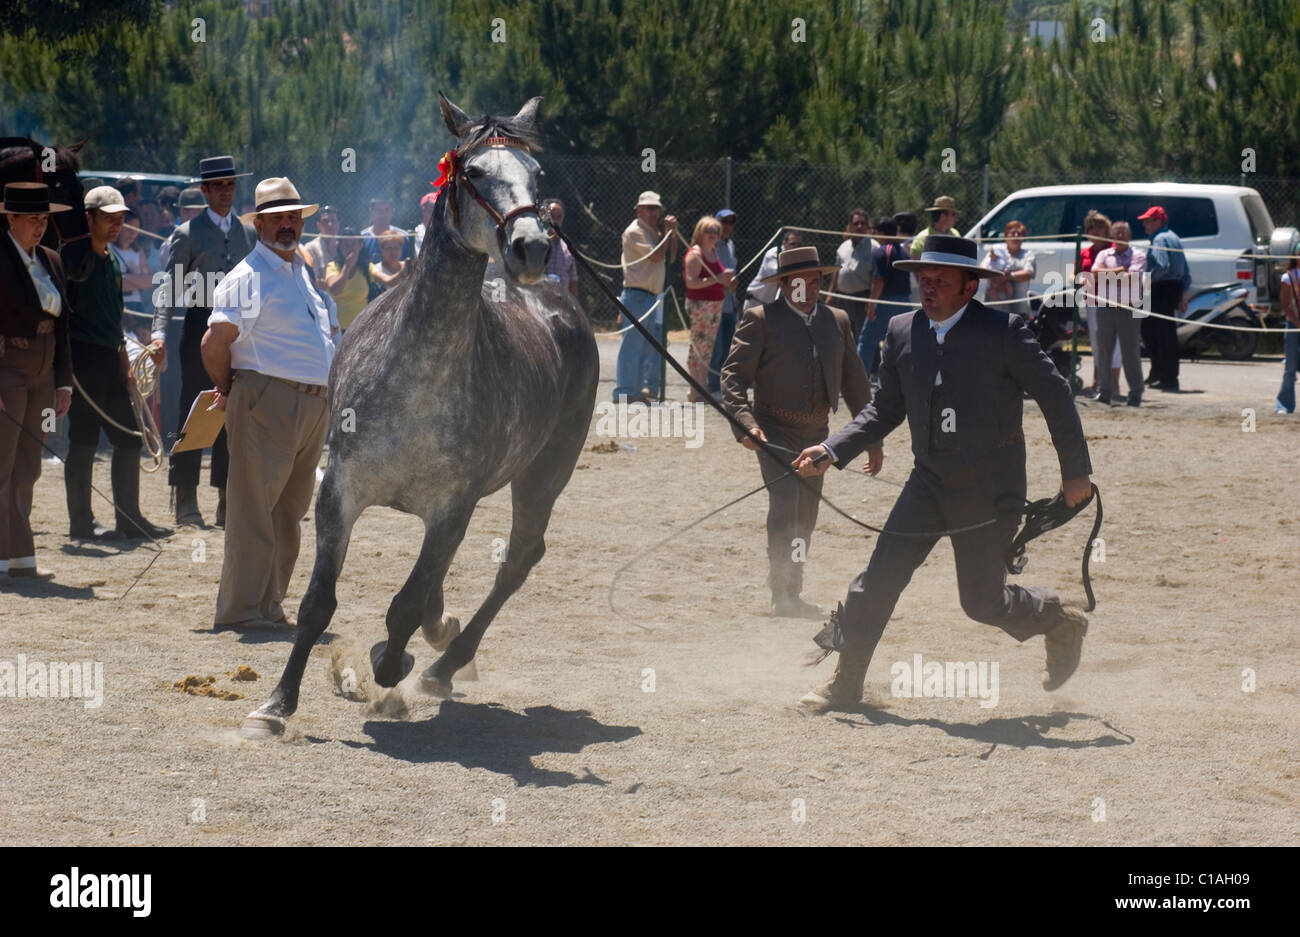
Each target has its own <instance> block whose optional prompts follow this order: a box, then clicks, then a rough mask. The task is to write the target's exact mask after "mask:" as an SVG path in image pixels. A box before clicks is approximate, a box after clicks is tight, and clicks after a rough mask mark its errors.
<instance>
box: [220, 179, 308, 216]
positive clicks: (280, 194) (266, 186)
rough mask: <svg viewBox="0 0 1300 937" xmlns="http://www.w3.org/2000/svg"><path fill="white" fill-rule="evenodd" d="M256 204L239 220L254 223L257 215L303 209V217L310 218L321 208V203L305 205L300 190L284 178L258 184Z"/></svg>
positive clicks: (266, 180) (255, 196) (264, 180)
mask: <svg viewBox="0 0 1300 937" xmlns="http://www.w3.org/2000/svg"><path fill="white" fill-rule="evenodd" d="M254 204H255V205H256V206H257V207H256V208H254V209H253V210H252V211H250V212H246V213H244V214H243V215H241V216H240V218H239V220H240V221H243V222H247V223H248V224H252V223H253V218H254V216H256V215H265V214H267V213H268V212H282V211H293V210H295V209H302V216H303V217H304V218H310V217H311V216H312V215H314V214H316V210H317V209H318V208H320V203H319V202H317V203H315V204H311V205H308V204H305V203H304V202H303V200H302V199H301V198H300V197H299V196H298V190H297V189H295V188H294V186H293V183H292V182H290V181H289V180H288V179H287V178H285V177H284V176H272V177H271V178H270V179H263V180H262V181H261V182H259V183H258V184H257V191H256V192H255V194H254Z"/></svg>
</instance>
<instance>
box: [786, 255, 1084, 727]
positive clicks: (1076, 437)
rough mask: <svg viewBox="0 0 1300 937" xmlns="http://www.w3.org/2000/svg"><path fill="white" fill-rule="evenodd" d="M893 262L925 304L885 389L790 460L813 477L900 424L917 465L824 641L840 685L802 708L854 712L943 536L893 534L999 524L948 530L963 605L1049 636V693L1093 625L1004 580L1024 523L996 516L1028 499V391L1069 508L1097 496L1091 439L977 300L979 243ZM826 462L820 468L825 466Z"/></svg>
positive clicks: (998, 316)
mask: <svg viewBox="0 0 1300 937" xmlns="http://www.w3.org/2000/svg"><path fill="white" fill-rule="evenodd" d="M897 266H899V267H900V268H903V269H907V270H909V271H912V272H915V273H916V275H917V280H918V282H919V284H920V288H921V309H920V310H917V311H914V312H907V313H904V314H902V315H898V316H895V317H894V318H893V319H892V320H891V321H890V323H889V329H888V332H887V333H886V336H885V346H884V351H883V353H882V355H881V366H880V390H879V392H878V393H877V394H876V398H875V400H873V401H872V403H871V405H870V406H868V407H866V409H864V410H863V411H862V412H860V413H859V414H858V415H857V416H856V417H855V418H854V419H853V422H851V423H850V424H849V425H848V426H846V427H845V428H844V429H842V430H841V431H840V432H838V433H836V434H835V435H834V436H832V437H830V438H829V439H827V440H826V441H825V442H824V443H822V444H820V445H814V446H810V447H808V448H807V449H805V450H804V451H803V452H802V453H801V454H800V455H799V458H798V459H797V460H796V463H795V467H796V469H797V470H798V471H799V474H800V475H804V476H807V477H814V476H817V475H820V474H822V473H823V472H825V471H826V469H827V467H828V466H829V465H830V464H831V463H832V462H833V463H834V464H835V466H836V468H841V469H842V468H844V466H846V465H847V464H848V463H849V462H850V461H852V459H853V458H854V457H855V456H856V455H857V454H858V453H860V452H862V451H863V450H864V449H867V450H868V451H869V449H870V447H871V446H876V445H879V444H880V440H882V439H883V438H884V437H885V436H886V435H888V434H889V432H890V431H891V430H893V429H894V428H895V427H897V426H898V425H899V424H900V423H901V422H903V420H904V418H906V419H907V421H908V426H909V428H910V429H911V433H912V453H913V455H914V456H915V464H914V466H913V469H912V473H911V475H910V476H909V477H908V480H907V484H906V485H904V486H903V493H902V494H901V495H899V497H898V501H897V502H895V504H894V509H893V511H892V512H890V515H889V519H888V520H887V521H886V522H885V530H886V533H885V534H883V535H882V536H881V537H880V539H879V540H878V541H877V542H876V548H875V550H874V551H873V552H872V554H871V562H870V564H869V565H868V566H867V568H866V569H865V570H864V571H863V572H862V573H860V574H859V575H858V576H857V578H856V579H854V580H853V582H852V583H850V585H849V591H848V597H847V598H846V599H845V600H844V603H843V604H842V605H841V606H840V608H839V609H837V610H836V612H835V613H833V614H832V615H831V620H830V623H829V624H828V625H827V626H826V627H825V628H824V629H823V630H822V632H821V633H820V634H818V635H817V638H816V641H817V644H818V645H819V646H820V647H821V648H822V649H823V650H824V651H826V652H827V653H829V652H830V651H839V661H838V665H837V667H836V669H835V676H834V677H833V678H832V679H831V680H830V681H829V682H827V683H826V684H825V685H823V686H821V687H818V688H817V689H816V690H813V691H812V692H811V693H809V694H808V695H807V696H805V697H804V698H803V700H802V701H801V702H802V703H803V705H804V706H805V707H807V708H809V709H811V710H813V711H825V710H827V709H832V708H836V707H844V706H856V705H858V704H859V703H860V701H861V699H862V687H863V683H864V681H865V679H866V673H867V665H868V663H870V661H871V655H872V652H873V651H874V650H875V647H876V644H877V642H879V640H880V637H881V634H882V633H883V632H884V630H885V625H886V623H887V622H888V621H889V616H890V615H891V614H892V613H893V611H894V605H895V603H896V602H897V601H898V597H899V595H900V594H901V593H902V591H903V588H904V587H905V586H906V585H907V583H908V581H909V580H910V579H911V577H912V573H913V572H914V571H915V570H916V568H917V567H918V566H920V565H921V563H922V561H924V560H925V558H926V556H927V555H929V553H930V550H931V549H932V548H933V547H934V545H935V544H936V543H937V542H938V540H939V535H938V534H935V535H934V536H920V537H913V536H893V537H891V536H889V534H888V531H891V530H893V531H899V532H900V533H902V532H908V533H925V532H927V531H941V530H944V529H949V528H958V527H968V526H971V525H980V524H983V523H984V522H985V521H988V520H990V519H992V518H995V517H996V518H998V519H997V520H996V522H994V523H992V524H987V525H985V526H979V527H977V529H974V530H967V531H964V532H962V533H955V534H952V535H951V536H952V547H953V554H954V558H955V560H956V565H957V587H958V592H959V595H960V597H961V606H962V610H963V611H964V612H965V613H966V614H967V615H969V616H970V617H971V618H973V619H975V620H976V621H979V622H983V623H984V624H989V625H996V626H997V627H999V628H1001V629H1002V630H1004V631H1006V632H1007V633H1008V634H1010V635H1011V636H1012V637H1014V638H1015V639H1016V640H1017V641H1025V640H1027V639H1028V638H1030V637H1032V636H1034V635H1038V634H1042V635H1046V641H1047V678H1046V679H1045V680H1044V681H1043V686H1044V688H1045V689H1048V690H1054V689H1056V688H1057V687H1059V686H1060V685H1061V684H1062V683H1064V682H1065V681H1066V680H1067V679H1069V677H1070V675H1071V674H1073V673H1074V671H1075V669H1076V668H1077V667H1078V664H1079V655H1080V651H1081V649H1082V646H1083V636H1084V634H1085V633H1086V632H1087V629H1088V620H1087V618H1085V617H1084V615H1083V613H1082V612H1080V611H1079V610H1077V609H1073V608H1066V607H1065V606H1063V605H1062V604H1061V602H1060V599H1059V598H1058V597H1057V595H1056V593H1054V592H1052V591H1050V590H1048V589H1043V588H1039V587H1030V588H1023V587H1020V586H1009V585H1007V584H1006V568H1005V566H1004V562H1005V557H1006V553H1007V550H1008V548H1009V547H1010V545H1011V541H1012V539H1013V538H1014V536H1015V533H1016V530H1017V529H1018V527H1019V517H1018V515H1016V514H1008V513H1002V514H999V507H1000V506H1001V507H1003V508H1005V507H1006V502H1005V501H1003V499H1010V500H1011V501H1013V503H1014V504H1015V505H1020V504H1023V503H1024V502H1023V500H1020V499H1023V498H1024V496H1025V490H1026V488H1025V437H1024V432H1023V430H1022V428H1021V427H1022V415H1023V413H1022V411H1023V394H1024V393H1025V392H1027V393H1028V394H1029V396H1031V397H1032V398H1033V399H1034V400H1035V401H1036V402H1037V404H1038V406H1039V407H1040V408H1041V409H1042V411H1043V415H1044V417H1045V418H1046V419H1047V425H1048V428H1049V429H1050V431H1051V434H1052V443H1053V445H1054V446H1055V447H1056V453H1057V459H1058V461H1059V462H1060V467H1061V477H1062V479H1063V482H1062V485H1061V487H1062V490H1063V491H1064V493H1065V500H1066V503H1067V504H1068V505H1070V506H1074V505H1077V504H1079V503H1081V502H1083V501H1085V500H1087V498H1088V497H1089V495H1090V494H1091V482H1090V480H1089V477H1088V476H1089V473H1091V471H1092V464H1091V462H1090V461H1089V459H1088V444H1087V443H1086V442H1085V441H1084V435H1083V426H1082V424H1081V423H1080V421H1079V415H1078V412H1077V411H1076V410H1075V407H1074V400H1073V397H1072V395H1071V393H1070V387H1069V385H1068V384H1067V383H1066V381H1065V378H1063V377H1061V375H1060V373H1059V372H1058V371H1057V370H1056V368H1055V367H1054V366H1053V365H1052V362H1051V359H1049V358H1048V357H1047V355H1046V354H1045V353H1044V352H1043V350H1042V348H1041V347H1040V346H1039V344H1038V342H1037V341H1036V340H1035V339H1034V337H1033V335H1031V334H1030V332H1029V330H1028V329H1027V328H1026V327H1025V324H1024V322H1023V320H1021V319H1020V317H1019V316H1014V315H1008V314H1007V313H1005V312H998V311H994V310H992V309H989V308H987V307H986V306H983V305H982V304H980V303H979V302H977V301H975V299H974V296H975V292H976V290H977V289H978V288H979V281H980V278H981V277H989V276H998V275H999V274H997V273H995V272H994V271H991V270H985V269H983V268H981V267H980V265H979V261H978V259H977V251H976V246H975V242H974V241H969V240H967V239H965V238H961V237H955V236H952V235H931V236H930V237H929V238H928V239H927V240H926V242H925V250H924V251H923V252H922V254H921V257H920V258H919V259H918V260H906V261H899V262H898V264H897ZM822 456H829V459H827V460H825V461H822V462H820V463H815V462H814V460H816V459H817V458H819V457H822Z"/></svg>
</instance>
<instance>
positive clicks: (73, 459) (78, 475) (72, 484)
mask: <svg viewBox="0 0 1300 937" xmlns="http://www.w3.org/2000/svg"><path fill="white" fill-rule="evenodd" d="M94 473H95V447H94V446H93V445H90V444H88V443H75V442H74V443H70V444H69V445H68V457H67V458H66V459H64V461H63V487H64V490H65V491H66V492H67V496H68V535H69V536H70V537H72V538H73V539H74V540H120V539H122V538H121V535H120V534H118V533H117V531H115V530H108V529H107V528H106V527H104V526H103V525H102V524H100V523H98V522H97V521H96V520H95V514H94V511H92V510H91V507H90V487H91V479H92V477H93V476H94Z"/></svg>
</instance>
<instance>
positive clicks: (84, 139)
mask: <svg viewBox="0 0 1300 937" xmlns="http://www.w3.org/2000/svg"><path fill="white" fill-rule="evenodd" d="M89 140H90V137H82V138H81V139H80V140H78V141H77V142H76V143H74V144H72V145H71V146H70V147H68V149H70V150H71V151H72V152H74V153H80V152H81V148H82V147H83V146H85V145H86V143H87V142H89Z"/></svg>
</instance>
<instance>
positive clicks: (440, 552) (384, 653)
mask: <svg viewBox="0 0 1300 937" xmlns="http://www.w3.org/2000/svg"><path fill="white" fill-rule="evenodd" d="M473 510H474V505H473V502H469V503H468V509H466V508H465V507H462V506H460V505H457V506H456V507H455V508H453V509H452V511H451V512H449V513H446V514H442V515H439V516H438V517H436V518H434V519H433V520H431V521H428V522H427V523H426V526H425V533H424V543H423V544H421V546H420V556H419V558H417V559H416V561H415V567H414V568H413V569H412V570H411V574H410V575H409V576H407V577H406V582H405V583H404V584H403V585H402V588H401V589H400V590H399V591H398V593H397V595H395V596H393V601H392V602H391V603H390V604H389V606H388V616H387V618H386V620H385V622H386V624H387V627H388V640H387V641H386V642H383V641H381V642H380V643H379V644H376V645H375V646H374V647H373V648H371V650H370V660H371V664H372V665H373V667H374V671H375V683H377V684H379V685H380V686H383V687H392V686H396V685H397V684H398V683H399V682H400V681H401V680H402V678H403V677H405V676H406V675H407V674H408V673H410V672H411V667H412V666H413V665H414V663H415V660H414V658H412V657H411V655H410V654H407V653H405V651H406V644H407V642H408V641H409V640H410V639H411V635H412V634H414V633H415V629H416V628H418V627H420V624H421V623H422V622H423V621H424V618H425V614H426V606H427V605H428V604H430V603H431V602H436V604H437V606H438V612H439V614H441V606H442V581H443V579H444V578H445V577H446V575H447V569H448V568H449V567H450V566H451V560H452V557H454V556H455V555H456V548H457V547H459V546H460V542H461V540H463V539H464V537H465V528H466V527H468V526H469V518H470V515H471V514H472V513H473ZM435 596H436V598H434V597H435Z"/></svg>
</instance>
